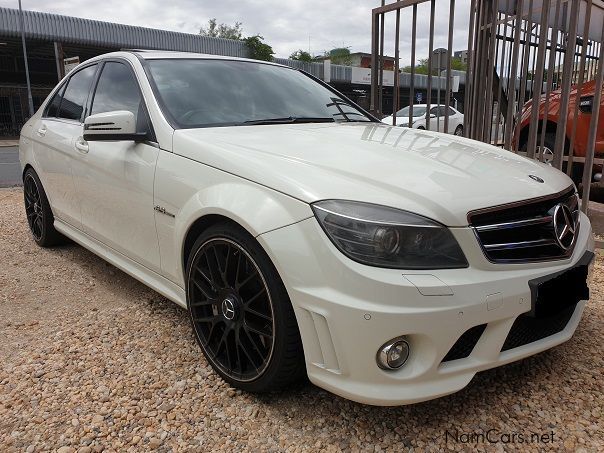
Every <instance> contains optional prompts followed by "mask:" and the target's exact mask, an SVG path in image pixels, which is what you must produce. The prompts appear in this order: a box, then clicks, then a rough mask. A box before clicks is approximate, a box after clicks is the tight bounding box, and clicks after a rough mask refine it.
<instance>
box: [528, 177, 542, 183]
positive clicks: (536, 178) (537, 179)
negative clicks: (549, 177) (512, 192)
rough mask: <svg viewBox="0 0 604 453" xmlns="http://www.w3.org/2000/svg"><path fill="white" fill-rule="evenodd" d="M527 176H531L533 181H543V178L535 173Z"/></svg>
mask: <svg viewBox="0 0 604 453" xmlns="http://www.w3.org/2000/svg"><path fill="white" fill-rule="evenodd" d="M529 178H531V179H532V180H533V181H537V182H541V183H543V182H545V181H544V180H543V179H541V178H540V177H539V176H535V175H529Z"/></svg>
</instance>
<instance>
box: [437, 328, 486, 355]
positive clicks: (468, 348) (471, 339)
mask: <svg viewBox="0 0 604 453" xmlns="http://www.w3.org/2000/svg"><path fill="white" fill-rule="evenodd" d="M486 328H487V325H486V324H481V325H479V326H474V327H472V328H471V329H469V330H467V331H466V332H465V333H464V334H463V335H462V336H461V337H459V339H458V340H457V341H456V342H455V344H454V345H453V347H452V348H451V349H450V350H449V352H447V355H446V356H445V358H444V359H443V360H442V361H443V362H450V361H451V360H457V359H463V358H466V357H468V356H469V355H470V354H472V351H473V350H474V346H476V343H478V340H480V337H481V336H482V333H483V332H484V329H486Z"/></svg>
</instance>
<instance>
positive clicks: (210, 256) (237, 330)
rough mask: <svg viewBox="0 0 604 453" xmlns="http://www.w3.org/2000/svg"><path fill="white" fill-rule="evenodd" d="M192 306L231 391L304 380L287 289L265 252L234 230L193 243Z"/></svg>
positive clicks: (200, 334)
mask: <svg viewBox="0 0 604 453" xmlns="http://www.w3.org/2000/svg"><path fill="white" fill-rule="evenodd" d="M187 306H188V308H189V314H190V318H191V322H192V324H193V330H194V332H195V336H196V339H197V342H198V343H199V345H200V347H201V349H202V351H203V353H204V355H205V357H206V358H207V360H208V361H209V362H210V364H211V365H212V367H213V368H214V370H215V371H216V372H217V373H218V374H219V375H220V376H221V377H222V378H223V379H224V380H225V381H227V382H228V383H229V384H231V385H232V386H234V387H237V388H240V389H242V390H246V391H251V392H266V391H271V390H276V389H280V388H283V387H285V386H287V385H288V384H290V383H292V382H294V381H296V380H298V379H299V378H300V377H302V376H303V375H304V374H305V367H304V354H303V350H302V342H301V339H300V333H299V331H298V325H297V323H296V319H295V315H294V311H293V308H292V306H291V302H290V300H289V297H288V295H287V292H286V290H285V286H284V285H283V282H282V281H281V279H280V278H279V275H278V274H277V271H276V269H275V267H274V266H273V264H272V263H271V261H270V259H269V257H268V256H267V255H266V253H265V252H264V250H263V249H262V248H261V247H260V245H259V244H258V243H257V242H256V240H255V239H254V238H253V237H252V236H251V235H250V234H249V233H247V232H246V231H244V230H243V229H241V228H240V227H238V226H237V225H234V224H231V223H224V224H220V225H215V226H213V227H211V228H209V229H208V230H206V231H205V232H203V233H202V234H201V236H200V237H199V238H198V239H197V241H196V242H195V244H194V246H193V249H192V251H191V254H190V258H189V260H188V264H187Z"/></svg>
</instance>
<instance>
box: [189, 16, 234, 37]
mask: <svg viewBox="0 0 604 453" xmlns="http://www.w3.org/2000/svg"><path fill="white" fill-rule="evenodd" d="M242 33H243V28H242V24H241V22H235V25H227V24H217V23H216V18H214V19H210V20H209V21H208V28H203V27H201V28H200V29H199V34H200V35H202V36H209V37H210V38H226V39H234V40H237V41H239V40H241V36H242V35H241V34H242Z"/></svg>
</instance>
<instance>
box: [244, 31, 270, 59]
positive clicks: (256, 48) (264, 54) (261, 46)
mask: <svg viewBox="0 0 604 453" xmlns="http://www.w3.org/2000/svg"><path fill="white" fill-rule="evenodd" d="M262 41H264V38H263V37H262V36H260V35H254V36H250V37H248V38H245V39H244V40H243V42H244V43H245V45H246V46H247V48H248V51H249V53H250V55H249V56H250V58H252V59H254V60H263V61H273V55H274V54H275V51H274V50H273V48H272V47H271V46H269V45H268V44H266V43H264V42H262Z"/></svg>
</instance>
